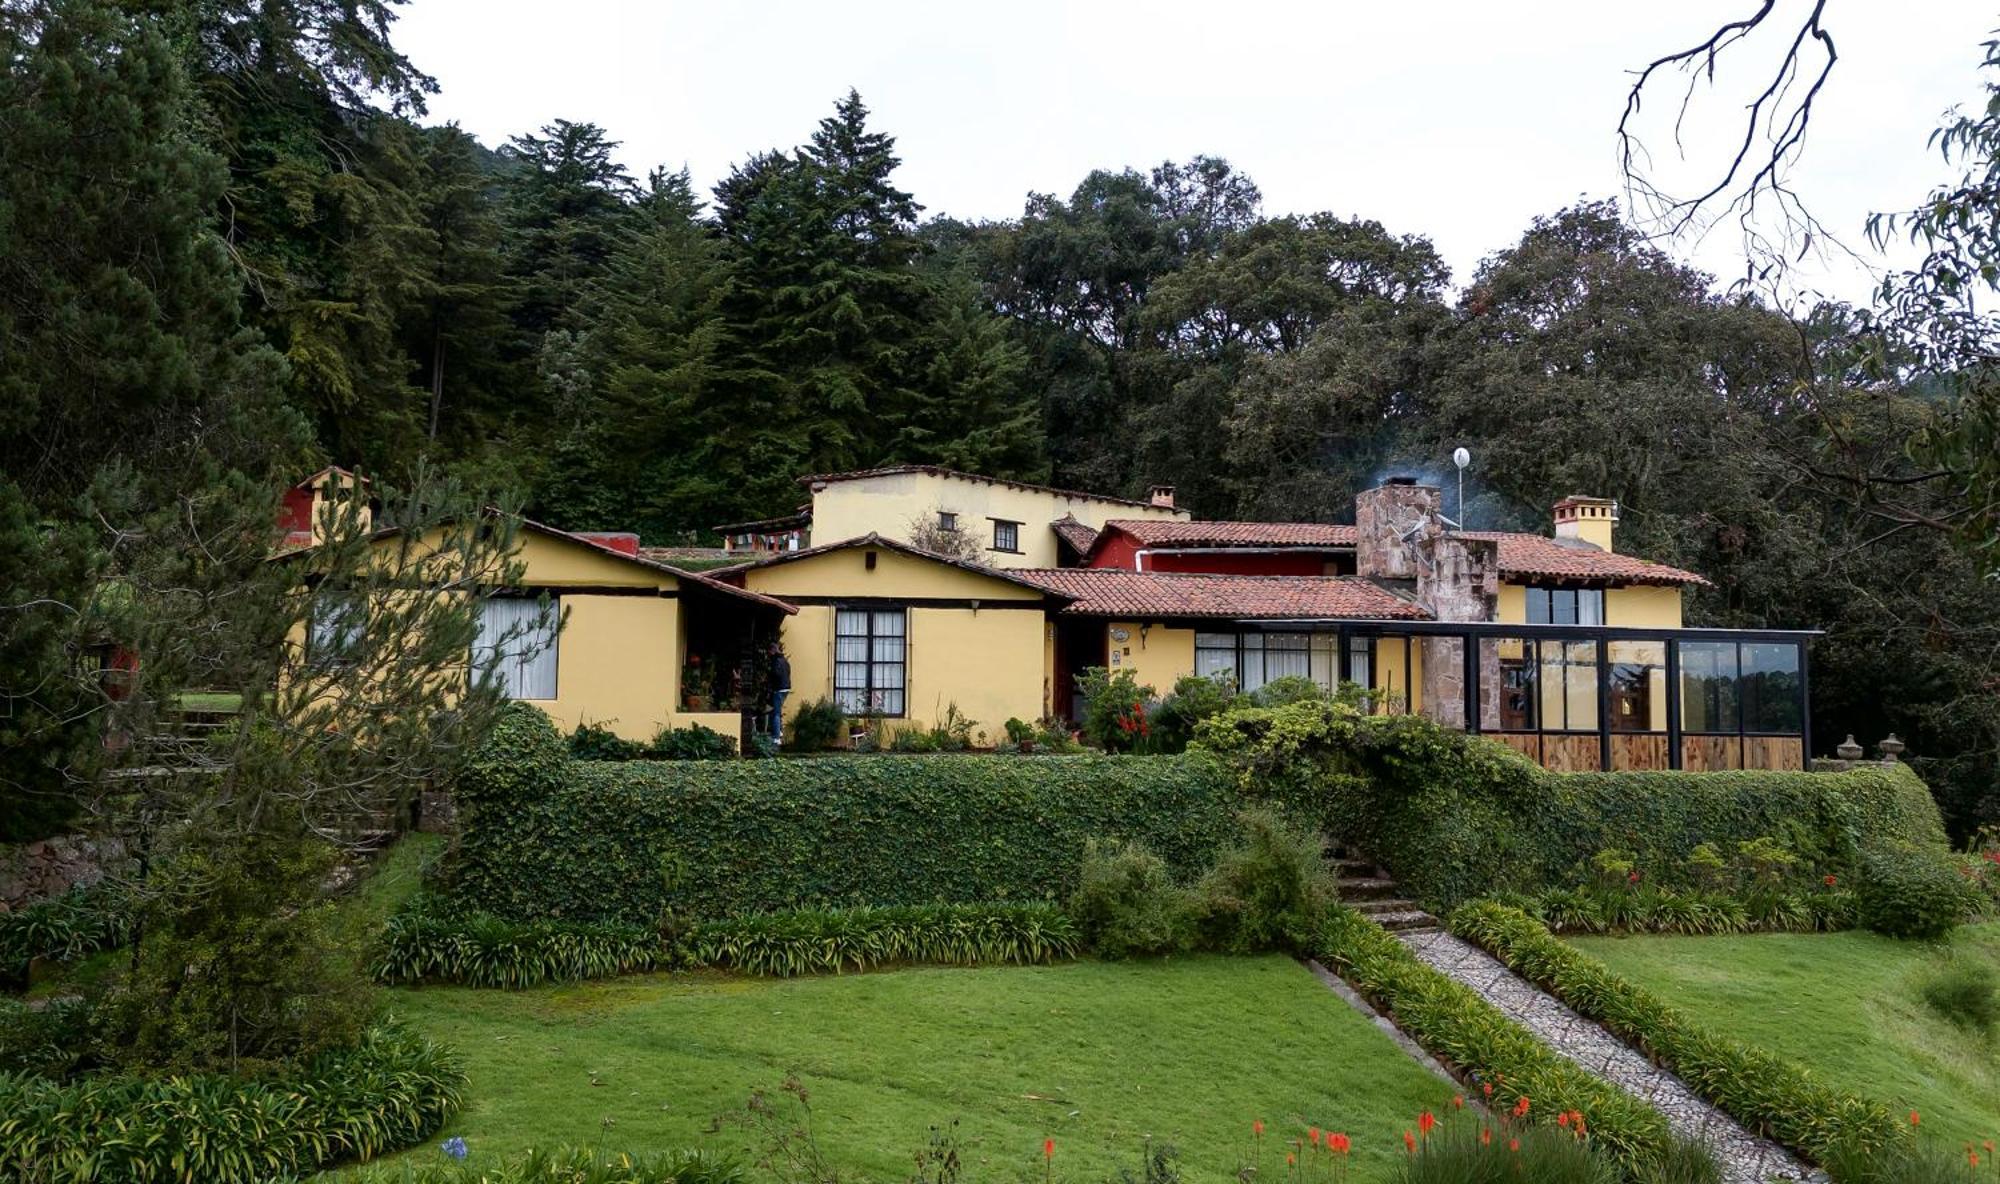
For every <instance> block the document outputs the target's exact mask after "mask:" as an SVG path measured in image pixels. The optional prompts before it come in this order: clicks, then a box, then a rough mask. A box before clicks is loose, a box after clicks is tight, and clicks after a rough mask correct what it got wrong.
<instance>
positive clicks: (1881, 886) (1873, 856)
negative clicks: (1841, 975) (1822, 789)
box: [1856, 844, 1983, 940]
mask: <svg viewBox="0 0 2000 1184" xmlns="http://www.w3.org/2000/svg"><path fill="white" fill-rule="evenodd" d="M1982 903H1983V902H1982V901H1981V900H1980V899H1979V895H1978V892H1977V890H1976V889H1975V888H1973V887H1972V885H1971V884H1970V883H1968V882H1967V880H1966V877H1965V876H1964V875H1963V874H1962V873H1961V872H1960V871H1959V870H1958V866H1957V865H1956V864H1955V863H1953V862H1952V860H1951V859H1949V858H1948V857H1946V856H1945V855H1944V854H1943V853H1942V852H1940V851H1935V850H1932V849H1930V848H1927V847H1916V846H1908V845H1901V844H1898V845H1892V846H1887V847H1883V848H1880V849H1877V850H1873V851H1870V852H1868V853H1867V854H1866V855H1865V856H1864V857H1863V861H1862V870H1861V884H1860V889H1859V894H1858V897H1857V900H1856V906H1857V913H1858V917H1859V920H1860V922H1861V924H1863V925H1865V926H1867V927H1868V928H1869V929H1872V930H1874V931H1875V932H1877V933H1882V934H1887V935H1888V936H1890V937H1903V938H1917V939H1922V940H1933V939H1936V938H1940V937H1943V936H1944V935H1945V934H1947V933H1950V932H1951V931H1952V930H1954V929H1956V928H1958V926H1959V923H1960V922H1962V921H1964V920H1965V919H1966V917H1968V916H1970V915H1971V914H1973V913H1975V912H1977V911H1979V909H1980V908H1981V905H1982Z"/></svg>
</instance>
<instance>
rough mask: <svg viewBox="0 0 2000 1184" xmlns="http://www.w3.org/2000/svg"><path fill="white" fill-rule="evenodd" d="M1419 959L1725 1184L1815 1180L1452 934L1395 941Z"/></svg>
mask: <svg viewBox="0 0 2000 1184" xmlns="http://www.w3.org/2000/svg"><path fill="white" fill-rule="evenodd" d="M1396 936H1397V937H1399V938H1401V939H1402V941H1403V944H1405V945H1407V946H1409V947H1410V951H1411V952H1412V953H1414V954H1415V955H1416V956H1417V957H1418V958H1419V959H1421V960H1422V961H1423V962H1425V963H1426V964H1428V965H1429V966H1431V967H1432V968H1433V969H1435V970H1437V971H1439V972H1440V973H1442V974H1444V975H1446V976H1448V977H1450V978H1453V979H1456V980H1457V981H1458V982H1461V983H1463V984H1465V985H1466V986H1468V987H1471V988H1472V989H1473V990H1475V991H1477V992H1478V993H1479V994H1480V996H1481V997H1482V998H1484V999H1485V1000H1486V1001H1487V1002H1488V1003H1491V1004H1493V1006H1495V1007H1497V1008H1499V1009H1500V1010H1501V1011H1502V1012H1504V1013H1506V1015H1507V1017H1508V1018H1509V1019H1512V1020H1513V1021H1514V1022H1515V1023H1518V1024H1520V1025H1521V1026H1522V1027H1524V1028H1526V1029H1527V1030H1528V1031H1530V1032H1532V1033H1533V1034H1534V1035H1535V1036H1536V1037H1538V1038H1539V1039H1540V1040H1541V1041H1542V1042H1543V1043H1544V1044H1547V1045H1548V1046H1549V1047H1550V1048H1552V1049H1554V1050H1555V1051H1556V1052H1558V1053H1561V1054H1562V1055H1563V1056H1565V1057H1568V1058H1569V1059H1570V1060H1572V1061H1575V1062H1576V1063H1577V1064H1579V1065H1581V1066H1583V1067H1584V1068H1585V1069H1587V1070H1589V1071H1590V1072H1592V1073H1594V1074H1596V1075H1597V1076H1599V1077H1601V1078H1603V1079H1604V1080H1606V1081H1608V1082H1610V1083H1611V1084H1613V1085H1615V1086H1617V1087H1618V1088H1620V1089H1622V1090H1624V1091H1625V1092H1626V1093H1629V1094H1631V1095H1632V1096H1634V1097H1636V1098H1638V1099H1640V1100H1641V1101H1643V1102H1647V1103H1649V1104H1650V1105H1652V1106H1653V1107H1654V1108H1655V1109H1657V1110H1658V1111H1659V1112H1660V1113H1661V1114H1663V1115H1665V1116H1666V1119H1667V1122H1668V1123H1669V1124H1670V1125H1671V1126H1672V1127H1673V1128H1674V1130H1675V1131H1676V1132H1678V1133H1679V1134H1682V1135H1686V1136H1689V1137H1691V1138H1695V1139H1699V1140H1700V1141H1701V1142H1703V1143H1705V1144H1707V1146H1708V1147H1709V1149H1710V1150H1711V1151H1713V1152H1714V1153H1715V1157H1716V1160H1717V1161H1718V1162H1719V1163H1720V1164H1721V1166H1722V1172H1723V1178H1724V1179H1726V1180H1728V1181H1729V1182H1730V1184H1766V1182H1767V1181H1772V1180H1820V1181H1823V1180H1824V1179H1825V1175H1824V1173H1820V1172H1816V1171H1814V1170H1813V1169H1811V1168H1808V1167H1807V1166H1806V1165H1805V1164H1804V1163H1802V1162H1800V1161H1799V1159H1798V1158H1797V1157H1796V1156H1794V1155H1793V1154H1792V1153H1791V1152H1789V1151H1787V1150H1785V1148H1783V1147H1780V1146H1779V1145H1778V1144H1776V1143H1774V1142H1772V1141H1771V1140H1769V1139H1766V1138H1763V1137H1762V1136H1759V1135H1754V1134H1752V1133H1750V1132H1749V1131H1747V1130H1745V1129H1743V1127H1742V1126H1741V1125H1739V1124H1738V1123H1737V1122H1736V1120H1735V1119H1733V1118H1731V1117H1729V1116H1728V1115H1727V1114H1724V1113H1723V1112H1722V1111H1720V1110H1718V1109H1716V1108H1715V1107H1713V1106H1711V1105H1709V1104H1708V1103H1707V1102H1705V1101H1703V1100H1702V1099H1701V1098H1700V1097H1699V1096H1697V1095H1696V1094H1695V1092H1694V1091H1693V1090H1691V1089H1689V1088H1688V1087H1687V1085H1686V1083H1684V1082H1683V1081H1681V1079H1680V1078H1678V1077H1676V1076H1674V1075H1673V1074H1672V1073H1669V1072H1667V1071H1666V1070H1665V1069H1662V1068H1660V1067H1659V1066H1658V1065H1655V1064H1653V1063H1652V1062H1651V1061H1649V1060H1647V1059H1646V1058H1645V1057H1644V1056H1642V1055H1640V1054H1639V1053H1637V1052H1635V1051H1633V1050H1632V1049H1631V1048H1630V1047H1628V1046H1627V1045H1626V1044H1625V1042H1624V1041H1622V1040H1620V1039H1618V1038H1617V1037H1616V1036H1613V1035H1612V1034H1611V1033H1609V1032H1607V1031H1605V1030H1604V1029H1603V1028H1601V1027H1599V1026H1597V1025H1596V1024H1594V1023H1592V1022H1591V1021H1589V1020H1587V1019H1585V1018H1583V1017H1582V1016H1580V1015H1578V1014H1577V1013H1575V1012H1574V1011H1571V1010H1570V1009H1569V1008H1568V1007H1566V1006H1564V1005H1563V1004H1562V1003H1561V1002H1560V1001H1558V1000H1557V999H1556V998H1555V997H1554V996H1552V995H1550V994H1548V993H1547V992H1545V991H1543V990H1542V989H1541V988H1539V987H1536V986H1535V985H1534V984H1532V983H1530V982H1528V981H1527V980H1526V979H1524V978H1522V977H1521V976H1520V975H1518V974H1515V973H1514V972H1513V971H1512V970H1509V969H1508V968H1507V967H1506V966H1504V965H1502V964H1501V963H1500V961H1499V960H1498V959H1496V958H1494V957H1493V956H1492V955H1490V954H1488V953H1487V952H1486V951H1484V950H1482V949H1480V948H1478V947H1477V946H1474V945H1473V944H1471V943H1470V942H1467V941H1462V940H1460V939H1459V938H1457V937H1454V936H1452V935H1451V934H1449V933H1443V932H1440V931H1437V930H1424V931H1416V932H1408V933H1399V934H1397V935H1396Z"/></svg>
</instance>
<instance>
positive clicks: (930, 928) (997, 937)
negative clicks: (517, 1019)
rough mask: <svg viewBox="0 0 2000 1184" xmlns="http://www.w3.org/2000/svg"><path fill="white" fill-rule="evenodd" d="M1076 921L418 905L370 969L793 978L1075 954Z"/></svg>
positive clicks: (960, 908)
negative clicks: (706, 972)
mask: <svg viewBox="0 0 2000 1184" xmlns="http://www.w3.org/2000/svg"><path fill="white" fill-rule="evenodd" d="M1081 945H1082V942H1081V940H1080V938H1079V936H1078V931H1077V926H1076V923H1075V922H1074V921H1072V920H1071V919H1070V917H1069V916H1068V915H1067V914H1066V913H1064V912H1063V911H1062V910H1060V909H1058V908H1056V907H1055V906H1054V905H1051V904H1047V903H1042V902H1035V903H1028V904H1007V903H997V904H926V905H902V906H892V907H886V908H871V907H861V908H852V909H800V910H795V911H791V912H782V913H760V914H751V915H747V916H741V917H729V918H722V919H718V920H710V921H700V922H696V923H694V924H693V925H692V926H691V927H689V928H688V929H687V930H686V931H685V932H682V933H679V934H677V935H673V936H667V935H663V934H662V933H660V932H659V931H658V930H657V929H655V928H653V927H649V926H643V925H620V924H614V923H605V922H585V921H563V920H551V921H526V922H519V921H508V920H505V919H503V918H500V917H494V916H491V915H489V914H480V913H462V912H455V911H453V910H451V909H449V908H448V907H442V906H439V905H438V904H436V903H435V902H429V901H424V900H422V899H421V898H420V899H419V900H418V901H417V902H414V903H413V904H412V905H411V906H410V907H408V908H406V909H405V910H404V911H402V912H400V913H398V914H397V915H395V916H394V917H391V918H390V920H389V923H388V925H387V926H386V927H385V928H384V931H383V934H382V939H381V941H380V943H379V945H378V948H377V951H376V954H375V957H374V959H373V962H372V970H373V973H374V975H375V977H376V979H377V980H378V981H380V982H384V983H422V982H440V983H455V984H459V985H463V986H471V987H501V988H521V987H533V986H539V985H541V984H544V983H561V982H576V981H579V980H582V979H591V978H606V977H610V976H612V975H618V974H630V973H637V972H641V971H648V970H663V969H675V970H697V969H710V968H713V969H731V970H740V971H743V972H746V973H749V974H760V975H773V976H778V977H788V976H792V975H801V974H839V973H841V972H843V971H847V970H869V969H873V968H875V967H879V966H886V965H891V964H901V963H927V964H937V965H947V966H979V965H1032V964H1042V963H1048V962H1054V961H1059V960H1063V959H1068V958H1073V957H1075V956H1076V955H1077V953H1078V952H1079V950H1080V948H1081Z"/></svg>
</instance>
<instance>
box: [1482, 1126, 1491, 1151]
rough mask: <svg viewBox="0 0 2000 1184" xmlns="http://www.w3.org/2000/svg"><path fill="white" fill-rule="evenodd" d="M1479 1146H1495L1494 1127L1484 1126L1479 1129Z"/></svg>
mask: <svg viewBox="0 0 2000 1184" xmlns="http://www.w3.org/2000/svg"><path fill="white" fill-rule="evenodd" d="M1479 1145H1480V1146H1481V1147H1491V1146H1492V1145H1493V1128H1492V1127H1490V1126H1482V1127H1480V1128H1479Z"/></svg>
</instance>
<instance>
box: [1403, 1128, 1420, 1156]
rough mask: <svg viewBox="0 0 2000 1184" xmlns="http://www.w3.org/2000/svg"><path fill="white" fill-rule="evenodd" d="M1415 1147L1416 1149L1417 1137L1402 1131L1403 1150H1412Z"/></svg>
mask: <svg viewBox="0 0 2000 1184" xmlns="http://www.w3.org/2000/svg"><path fill="white" fill-rule="evenodd" d="M1416 1149H1417V1137H1416V1136H1415V1135H1413V1134H1411V1133H1410V1132H1408V1131H1404V1132H1403V1150H1405V1151H1410V1152H1414V1151H1415V1150H1416Z"/></svg>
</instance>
